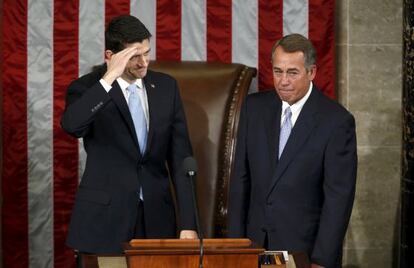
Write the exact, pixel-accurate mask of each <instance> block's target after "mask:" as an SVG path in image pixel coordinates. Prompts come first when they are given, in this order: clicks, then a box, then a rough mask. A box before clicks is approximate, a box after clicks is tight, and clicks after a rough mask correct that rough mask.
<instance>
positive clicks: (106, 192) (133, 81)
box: [61, 16, 197, 253]
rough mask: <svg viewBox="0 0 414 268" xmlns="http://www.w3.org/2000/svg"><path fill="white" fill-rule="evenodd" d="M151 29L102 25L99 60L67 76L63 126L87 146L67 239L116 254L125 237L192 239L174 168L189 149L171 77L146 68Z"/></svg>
mask: <svg viewBox="0 0 414 268" xmlns="http://www.w3.org/2000/svg"><path fill="white" fill-rule="evenodd" d="M150 37H151V34H150V33H149V31H148V30H147V28H146V27H145V26H144V25H143V24H142V23H141V21H139V20H138V19H137V18H135V17H133V16H120V17H117V18H115V19H113V20H112V21H111V22H110V23H109V25H108V28H107V30H106V32H105V49H106V50H105V61H106V64H105V65H103V66H101V67H99V68H98V69H97V70H95V71H93V72H91V73H89V74H87V75H85V76H83V77H81V78H79V79H77V80H75V81H74V82H72V83H71V84H70V86H69V88H68V91H67V97H66V108H65V111H64V114H63V116H62V119H61V125H62V127H63V129H64V130H65V131H66V132H67V133H69V134H70V135H72V136H75V137H78V138H79V137H82V138H83V141H84V146H85V150H86V153H87V160H86V167H85V172H84V174H83V176H82V180H81V182H80V185H79V189H78V191H77V195H76V200H75V205H74V208H73V212H72V218H71V223H70V227H69V233H68V237H67V244H68V245H69V246H70V247H72V248H74V249H76V250H79V251H81V252H88V253H120V252H122V243H123V242H126V241H129V240H130V239H132V238H168V237H169V238H173V237H176V234H177V228H176V215H175V210H174V202H173V197H172V196H173V195H172V193H171V189H170V181H169V174H170V175H171V178H172V183H173V185H174V188H175V195H176V198H177V207H178V209H179V215H180V217H179V223H178V225H179V230H181V231H180V234H179V237H180V238H197V233H196V232H195V231H193V230H194V229H195V220H194V213H193V211H194V208H193V206H192V204H193V202H192V194H191V184H190V182H189V180H188V178H186V177H185V175H184V174H183V173H182V172H181V170H180V169H181V165H182V161H183V159H184V158H186V157H188V156H191V155H192V149H191V144H190V141H189V136H188V131H187V126H186V120H185V116H184V111H183V107H182V103H181V98H180V95H179V89H178V85H177V82H176V80H175V79H173V78H172V77H171V76H168V75H166V74H162V73H157V72H153V71H150V70H147V68H148V64H149V53H150Z"/></svg>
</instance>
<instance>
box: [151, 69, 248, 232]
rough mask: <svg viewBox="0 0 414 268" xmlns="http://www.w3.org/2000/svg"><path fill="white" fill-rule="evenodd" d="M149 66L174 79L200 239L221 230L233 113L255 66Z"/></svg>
mask: <svg viewBox="0 0 414 268" xmlns="http://www.w3.org/2000/svg"><path fill="white" fill-rule="evenodd" d="M150 69H152V70H155V71H160V72H164V73H167V74H170V75H172V76H173V77H175V78H176V79H177V81H178V84H179V87H180V93H181V98H182V100H183V105H184V110H185V114H186V117H187V123H188V128H189V132H190V139H191V143H192V146H193V150H194V156H195V158H196V160H197V163H198V174H197V182H196V185H197V190H196V191H197V201H198V206H199V209H200V221H201V226H202V227H203V231H204V236H205V237H222V236H223V235H224V234H225V232H226V218H227V193H228V182H229V178H230V175H231V170H232V164H233V159H234V153H235V145H236V137H237V128H238V123H239V114H240V108H241V104H242V102H243V99H244V98H245V96H246V95H247V92H248V90H249V87H250V83H251V81H252V78H253V77H254V76H255V75H256V69H255V68H250V67H247V66H245V65H242V64H227V63H206V62H190V61H182V62H161V61H154V62H152V63H151V64H150Z"/></svg>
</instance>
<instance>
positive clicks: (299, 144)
mask: <svg viewBox="0 0 414 268" xmlns="http://www.w3.org/2000/svg"><path fill="white" fill-rule="evenodd" d="M316 90H317V89H315V88H314V89H312V93H311V95H310V96H309V99H308V100H307V101H306V103H305V105H304V106H303V108H302V111H301V112H300V114H299V117H298V119H297V120H296V123H295V126H294V127H293V129H292V132H291V134H290V136H289V139H288V141H287V143H286V145H285V148H284V150H283V153H282V155H281V157H280V159H279V162H278V164H277V166H276V168H275V171H274V175H273V176H272V182H271V184H270V187H269V194H270V193H271V192H272V191H273V189H274V188H275V186H276V184H277V182H278V181H279V180H280V178H281V177H282V175H283V173H284V172H285V170H286V169H287V167H288V166H289V164H290V163H291V162H292V161H293V160H294V158H295V155H296V154H297V152H298V151H299V150H301V148H303V145H304V143H305V142H306V140H307V139H308V137H309V135H310V134H311V133H312V130H313V128H314V127H315V125H316V119H315V117H316V116H315V114H316V112H317V107H318V106H317V98H318V92H317V91H316ZM280 113H281V111H279V122H280ZM278 130H279V131H278V132H280V124H279V127H278ZM277 136H279V133H277ZM277 140H278V141H279V139H277ZM277 147H279V146H277ZM277 150H278V149H277ZM276 157H277V156H276Z"/></svg>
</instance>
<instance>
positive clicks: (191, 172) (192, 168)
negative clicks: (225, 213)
mask: <svg viewBox="0 0 414 268" xmlns="http://www.w3.org/2000/svg"><path fill="white" fill-rule="evenodd" d="M183 170H184V174H185V175H186V176H187V177H189V178H190V184H191V191H192V194H193V205H194V214H195V222H196V228H197V233H198V237H199V238H200V258H199V267H200V268H203V257H204V245H203V234H202V231H201V228H200V220H199V217H198V206H197V197H196V192H195V187H194V179H195V177H196V174H197V162H196V160H195V159H194V157H192V156H188V157H186V158H185V159H184V160H183Z"/></svg>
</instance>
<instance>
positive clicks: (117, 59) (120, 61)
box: [103, 46, 138, 85]
mask: <svg viewBox="0 0 414 268" xmlns="http://www.w3.org/2000/svg"><path fill="white" fill-rule="evenodd" d="M137 49H138V48H137V47H135V46H131V47H127V48H125V49H123V50H121V51H120V52H118V53H115V54H112V55H111V56H110V58H109V59H105V62H106V65H107V71H106V73H105V75H104V76H103V79H104V80H105V81H106V82H107V83H108V84H109V85H111V84H112V83H113V82H114V81H115V80H116V79H117V78H118V77H120V76H121V75H122V73H123V72H124V69H125V67H126V65H127V63H128V61H129V60H130V59H131V58H132V57H133V56H134V55H135V54H136V52H137Z"/></svg>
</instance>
